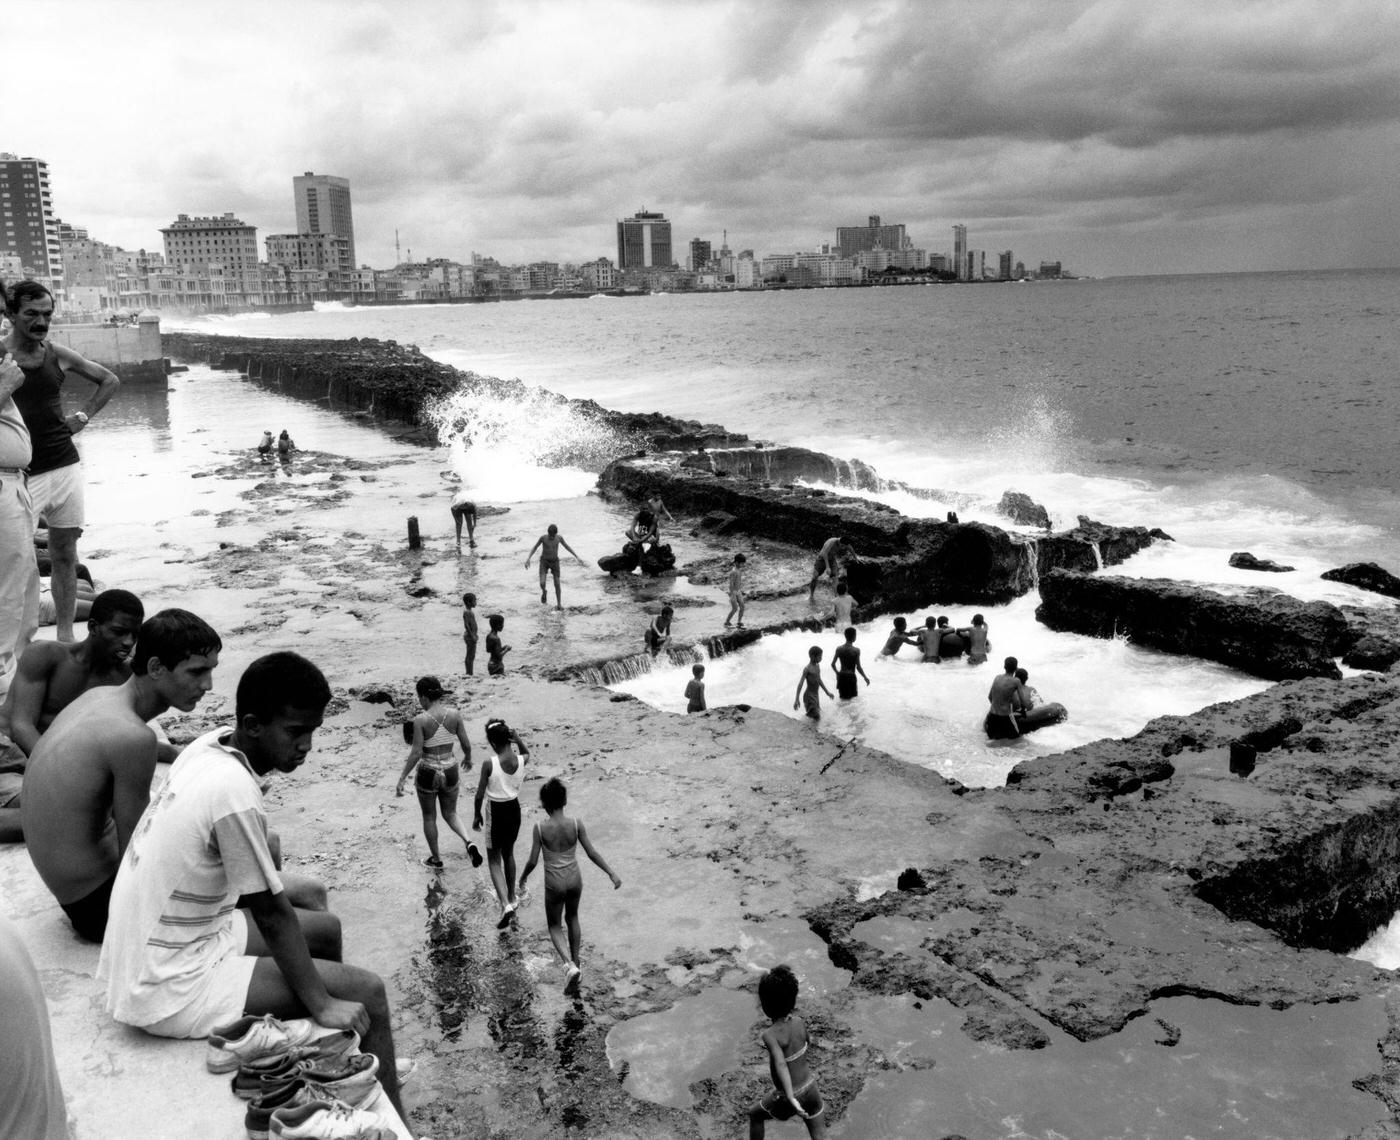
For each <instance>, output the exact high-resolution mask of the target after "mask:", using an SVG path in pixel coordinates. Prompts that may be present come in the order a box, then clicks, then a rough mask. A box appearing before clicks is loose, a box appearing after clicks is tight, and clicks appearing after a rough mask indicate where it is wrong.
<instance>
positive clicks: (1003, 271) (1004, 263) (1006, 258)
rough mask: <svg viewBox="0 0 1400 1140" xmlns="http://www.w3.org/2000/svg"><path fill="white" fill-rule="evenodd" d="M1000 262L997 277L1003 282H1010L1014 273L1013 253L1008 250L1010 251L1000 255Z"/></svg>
mask: <svg viewBox="0 0 1400 1140" xmlns="http://www.w3.org/2000/svg"><path fill="white" fill-rule="evenodd" d="M998 261H999V265H998V268H997V277H999V278H1000V279H1001V280H1002V281H1010V280H1011V276H1012V273H1013V270H1012V261H1013V258H1012V253H1011V251H1010V250H1009V249H1008V250H1004V251H1003V252H1002V254H1001V255H1000V257H999V259H998Z"/></svg>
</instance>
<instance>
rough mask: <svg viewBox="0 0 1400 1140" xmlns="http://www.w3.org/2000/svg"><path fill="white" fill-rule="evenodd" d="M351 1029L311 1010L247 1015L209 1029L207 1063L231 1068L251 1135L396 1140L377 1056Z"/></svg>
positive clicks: (218, 1069)
mask: <svg viewBox="0 0 1400 1140" xmlns="http://www.w3.org/2000/svg"><path fill="white" fill-rule="evenodd" d="M359 1048H360V1037H359V1034H357V1033H352V1032H351V1031H350V1030H344V1029H341V1030H336V1029H325V1028H323V1027H321V1026H319V1025H317V1024H316V1023H315V1022H314V1021H311V1020H309V1019H307V1018H297V1019H295V1020H290V1021H281V1020H278V1019H277V1018H275V1017H273V1016H271V1015H270V1014H269V1015H266V1016H263V1017H241V1018H239V1019H238V1020H237V1021H234V1022H232V1023H231V1024H229V1025H225V1026H221V1027H220V1028H218V1029H216V1030H214V1032H213V1033H211V1034H210V1035H209V1044H208V1049H207V1052H206V1055H205V1064H206V1065H207V1067H208V1069H209V1071H210V1072H211V1073H233V1079H232V1085H233V1091H234V1093H235V1095H237V1096H239V1097H242V1098H243V1099H244V1100H247V1101H248V1110H247V1114H246V1115H245V1117H244V1125H245V1127H246V1129H247V1132H248V1140H397V1138H398V1132H397V1130H396V1129H395V1128H394V1127H393V1125H392V1124H391V1123H390V1117H389V1116H388V1115H386V1110H383V1109H381V1110H379V1111H376V1108H377V1107H378V1106H379V1105H380V1103H381V1095H382V1089H381V1088H380V1085H379V1061H378V1059H377V1058H376V1057H374V1056H373V1055H372V1054H369V1053H361V1052H360V1051H359Z"/></svg>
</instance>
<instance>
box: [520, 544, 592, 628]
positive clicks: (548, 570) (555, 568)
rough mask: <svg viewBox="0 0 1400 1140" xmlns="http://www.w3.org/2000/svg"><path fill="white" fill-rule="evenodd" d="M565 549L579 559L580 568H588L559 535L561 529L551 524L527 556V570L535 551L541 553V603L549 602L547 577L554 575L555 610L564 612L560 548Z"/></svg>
mask: <svg viewBox="0 0 1400 1140" xmlns="http://www.w3.org/2000/svg"><path fill="white" fill-rule="evenodd" d="M561 546H562V547H563V548H564V549H565V550H567V551H568V552H569V553H570V554H572V555H573V556H574V557H575V558H578V564H579V565H580V566H586V565H587V563H586V562H584V560H583V559H582V558H579V557H578V554H577V553H576V552H575V551H574V548H573V547H572V546H570V545H569V544H568V543H567V542H565V541H564V536H563V535H562V534H560V533H559V528H558V527H557V526H556V525H555V524H554V523H550V524H549V530H548V531H546V532H545V533H544V534H542V535H540V536H539V538H537V539H535V545H534V546H532V547H530V553H529V554H527V555H526V556H525V569H526V570H528V569H530V559H532V558H534V556H535V551H537V550H538V551H539V552H540V601H542V602H547V601H549V596H548V595H547V594H546V593H545V575H546V574H553V575H554V608H555V609H556V610H562V609H563V608H564V604H563V600H562V599H561V598H560V596H559V548H560V547H561Z"/></svg>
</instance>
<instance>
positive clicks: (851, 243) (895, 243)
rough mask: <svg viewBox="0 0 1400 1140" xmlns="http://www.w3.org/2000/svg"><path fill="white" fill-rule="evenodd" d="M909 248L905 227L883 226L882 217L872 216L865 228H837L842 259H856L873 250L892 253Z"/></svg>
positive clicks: (839, 251) (837, 240)
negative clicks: (858, 255)
mask: <svg viewBox="0 0 1400 1140" xmlns="http://www.w3.org/2000/svg"><path fill="white" fill-rule="evenodd" d="M908 247H909V237H908V235H907V234H906V233H905V232H904V226H903V225H902V224H901V225H897V226H882V225H881V224H880V215H879V214H871V215H870V220H869V222H868V224H866V225H864V226H837V227H836V249H835V251H834V252H836V253H838V254H839V255H840V256H841V257H855V255H856V254H858V253H864V252H865V251H867V250H871V249H887V250H889V251H890V252H891V253H893V252H896V251H898V250H901V249H907V248H908Z"/></svg>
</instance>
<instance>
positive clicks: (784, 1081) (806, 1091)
mask: <svg viewBox="0 0 1400 1140" xmlns="http://www.w3.org/2000/svg"><path fill="white" fill-rule="evenodd" d="M758 1004H759V1005H761V1006H762V1007H763V1012H764V1013H765V1014H766V1015H767V1016H768V1017H769V1018H770V1019H771V1020H772V1022H773V1024H772V1025H770V1026H769V1027H768V1028H767V1029H765V1030H764V1031H763V1035H762V1041H763V1044H764V1046H765V1047H766V1048H767V1050H768V1072H769V1075H770V1076H772V1078H773V1088H774V1090H775V1091H773V1092H771V1093H769V1094H768V1095H767V1096H766V1097H764V1098H763V1099H762V1100H760V1101H759V1102H758V1103H757V1104H755V1105H754V1106H753V1107H752V1108H750V1109H749V1140H762V1137H763V1126H764V1122H765V1121H767V1120H769V1119H773V1120H791V1119H792V1118H793V1117H794V1116H800V1117H801V1118H802V1122H803V1123H804V1124H805V1125H807V1135H808V1136H812V1137H820V1136H825V1135H826V1122H825V1121H824V1120H823V1119H822V1110H823V1108H824V1107H825V1106H824V1105H823V1104H822V1094H821V1090H820V1089H818V1088H817V1078H816V1076H815V1074H813V1072H812V1070H811V1067H810V1066H809V1065H808V1064H807V1023H806V1022H804V1021H803V1020H802V1018H800V1017H798V1016H797V1014H795V1013H793V1010H794V1009H795V1008H797V975H796V974H794V973H793V972H792V970H791V968H789V967H788V966H774V967H773V968H772V969H771V970H769V971H768V972H767V973H766V974H764V975H763V977H762V978H760V979H759V982H758Z"/></svg>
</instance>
